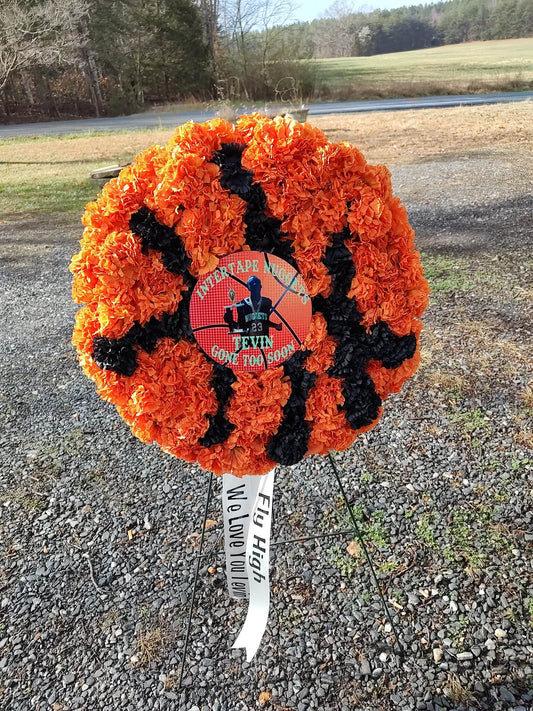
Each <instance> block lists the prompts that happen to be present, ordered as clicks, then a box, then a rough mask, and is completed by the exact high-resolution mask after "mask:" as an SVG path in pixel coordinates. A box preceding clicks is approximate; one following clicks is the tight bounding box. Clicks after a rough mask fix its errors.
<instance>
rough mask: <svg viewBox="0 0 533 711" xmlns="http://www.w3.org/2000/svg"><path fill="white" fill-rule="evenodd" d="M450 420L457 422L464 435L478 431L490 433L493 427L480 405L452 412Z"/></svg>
mask: <svg viewBox="0 0 533 711" xmlns="http://www.w3.org/2000/svg"><path fill="white" fill-rule="evenodd" d="M450 420H451V421H452V422H455V423H456V424H457V425H458V427H459V428H460V430H461V431H462V433H463V434H464V435H470V434H471V433H472V432H475V431H478V432H479V433H480V434H482V435H488V434H490V431H491V427H490V424H489V422H488V421H487V419H486V415H485V413H484V412H483V410H482V409H481V408H479V407H475V408H473V409H471V410H466V411H465V412H455V413H452V414H450Z"/></svg>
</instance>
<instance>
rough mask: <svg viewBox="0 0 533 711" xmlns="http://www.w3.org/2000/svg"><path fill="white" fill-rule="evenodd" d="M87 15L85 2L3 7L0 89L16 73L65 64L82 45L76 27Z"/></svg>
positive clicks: (55, 0)
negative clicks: (37, 67)
mask: <svg viewBox="0 0 533 711" xmlns="http://www.w3.org/2000/svg"><path fill="white" fill-rule="evenodd" d="M87 13H88V4H87V2H86V0H44V1H43V2H41V3H40V4H38V5H34V6H28V4H27V3H24V2H21V0H5V1H4V2H2V4H1V5H0V89H2V88H3V87H5V85H6V84H7V82H8V81H9V79H10V77H11V75H12V74H13V72H15V71H19V72H24V71H25V70H27V69H30V68H32V67H36V66H39V67H49V66H54V65H57V64H60V63H62V62H63V61H65V59H66V58H67V57H70V56H72V53H73V51H74V50H75V49H76V48H77V46H78V45H79V33H78V31H77V27H78V26H79V23H80V22H81V20H82V18H84V17H85V15H86V14H87Z"/></svg>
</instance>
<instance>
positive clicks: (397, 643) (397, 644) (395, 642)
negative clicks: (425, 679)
mask: <svg viewBox="0 0 533 711" xmlns="http://www.w3.org/2000/svg"><path fill="white" fill-rule="evenodd" d="M328 457H329V461H330V464H331V468H332V469H333V471H334V473H335V478H336V479H337V484H338V485H339V489H340V492H341V494H342V498H343V500H344V503H345V505H346V508H347V509H348V513H349V514H350V518H351V520H352V525H353V529H354V531H355V534H356V536H357V538H358V539H359V543H360V544H361V548H362V549H363V552H364V554H365V558H366V562H367V563H368V567H369V568H370V575H371V577H372V581H373V583H374V585H375V587H376V590H377V591H378V593H379V597H380V600H381V604H382V606H383V610H384V611H385V615H386V617H387V619H388V621H389V624H390V626H391V630H392V633H393V635H394V636H393V642H392V645H391V647H392V650H393V652H394V647H397V650H398V656H399V658H400V661H401V660H402V659H403V650H402V647H401V645H400V641H399V636H398V632H397V631H396V627H395V625H394V622H393V621H392V615H391V613H390V610H389V606H388V605H387V602H386V600H385V598H384V596H383V592H382V590H381V587H380V584H379V580H378V578H377V575H376V571H375V569H374V565H373V563H372V558H371V557H370V553H369V552H368V548H367V547H366V544H365V541H364V538H363V536H362V534H361V529H360V528H359V524H358V523H357V519H356V518H355V516H354V513H353V511H352V507H351V506H350V502H349V501H348V497H347V496H346V491H345V490H344V486H343V484H342V481H341V477H340V474H339V470H338V469H337V465H336V464H335V460H334V459H333V457H332V456H331V453H329V454H328Z"/></svg>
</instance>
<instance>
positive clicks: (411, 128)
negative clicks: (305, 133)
mask: <svg viewBox="0 0 533 711" xmlns="http://www.w3.org/2000/svg"><path fill="white" fill-rule="evenodd" d="M312 123H313V124H314V125H315V126H317V127H318V128H320V129H322V130H323V131H324V132H325V133H326V134H327V135H328V136H329V137H330V138H331V139H332V140H335V141H350V142H351V143H355V145H356V146H357V147H358V148H359V149H360V150H361V151H362V152H363V153H364V155H365V158H366V159H367V160H368V161H369V162H370V163H385V164H386V165H408V164H411V163H414V162H417V161H420V160H427V159H428V158H430V157H431V158H444V159H445V160H447V159H448V158H449V156H450V154H458V155H466V154H469V155H471V154H473V153H475V152H479V151H482V152H485V151H491V152H506V151H508V150H511V151H520V152H521V153H525V152H527V153H529V154H530V153H531V152H532V151H533V102H530V101H524V102H519V103H515V104H495V105H492V106H460V107H451V108H448V109H418V110H416V111H391V112H386V113H380V114H375V113H369V114H349V115H347V114H337V115H335V116H324V117H316V118H313V119H312Z"/></svg>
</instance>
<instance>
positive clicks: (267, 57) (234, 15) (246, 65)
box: [221, 0, 295, 93]
mask: <svg viewBox="0 0 533 711" xmlns="http://www.w3.org/2000/svg"><path fill="white" fill-rule="evenodd" d="M294 10H295V3H294V2H293V0H225V1H224V2H223V5H222V8H221V25H222V28H223V33H224V37H225V41H226V52H227V53H228V54H229V55H230V56H232V57H233V60H234V64H236V65H237V68H238V73H239V75H240V76H241V77H242V81H243V83H244V90H245V93H247V83H248V81H249V80H250V79H251V76H252V74H253V73H255V72H259V73H260V75H261V77H262V78H263V80H264V81H268V77H267V74H268V64H269V62H270V61H271V60H272V59H273V56H272V52H273V48H274V46H275V43H276V40H277V38H278V37H279V35H280V32H281V28H282V27H283V25H285V24H287V23H288V22H289V21H290V20H291V19H293V17H294Z"/></svg>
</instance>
